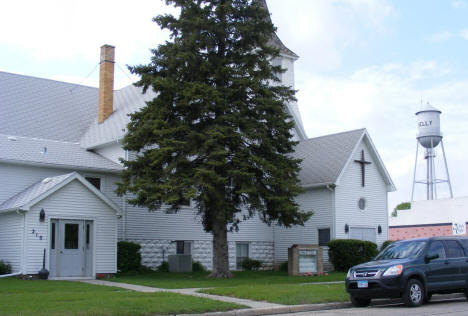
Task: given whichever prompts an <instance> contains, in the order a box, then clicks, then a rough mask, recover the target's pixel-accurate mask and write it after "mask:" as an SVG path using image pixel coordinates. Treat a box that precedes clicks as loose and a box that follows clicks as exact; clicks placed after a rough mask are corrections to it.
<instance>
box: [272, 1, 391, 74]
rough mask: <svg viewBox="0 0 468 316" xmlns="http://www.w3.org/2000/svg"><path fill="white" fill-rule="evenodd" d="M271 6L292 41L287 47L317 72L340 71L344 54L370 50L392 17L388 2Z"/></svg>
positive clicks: (277, 22) (280, 28)
mask: <svg viewBox="0 0 468 316" xmlns="http://www.w3.org/2000/svg"><path fill="white" fill-rule="evenodd" d="M293 3H294V5H292V4H293ZM268 5H269V8H270V11H271V13H272V20H273V23H274V24H275V25H276V26H277V27H278V34H279V36H280V37H281V38H283V39H284V38H287V39H288V41H287V43H285V44H286V46H289V47H294V49H293V50H294V51H295V52H296V53H297V54H298V55H299V56H301V57H302V58H303V59H304V60H307V67H310V68H313V69H315V70H316V71H322V70H325V71H326V70H335V69H337V68H339V67H340V65H341V63H342V54H343V52H344V50H345V49H346V48H347V47H349V46H350V45H354V44H355V45H358V46H366V44H367V43H368V42H369V41H372V40H373V39H374V38H375V37H376V36H378V35H379V34H382V33H383V32H386V31H387V28H386V24H385V21H386V17H388V16H389V15H390V14H391V13H392V7H391V6H390V5H389V4H387V2H386V1H374V0H354V1H344V0H333V1H330V0H314V1H310V0H295V1H294V2H292V1H284V0H270V1H268ZM299 8H300V9H299ZM291 20H294V22H293V23H292V21H291Z"/></svg>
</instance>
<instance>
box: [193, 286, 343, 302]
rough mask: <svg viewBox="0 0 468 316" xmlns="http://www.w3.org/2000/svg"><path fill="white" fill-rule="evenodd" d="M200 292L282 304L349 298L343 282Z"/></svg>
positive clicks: (241, 287) (225, 288)
mask: <svg viewBox="0 0 468 316" xmlns="http://www.w3.org/2000/svg"><path fill="white" fill-rule="evenodd" d="M200 292H203V293H208V294H216V295H224V296H234V297H239V298H247V299H251V300H254V301H267V302H271V303H278V304H284V305H300V304H314V303H328V302H345V301H348V300H349V295H348V294H347V293H346V291H345V285H344V284H302V285H301V284H275V285H241V286H236V287H218V288H213V289H206V290H201V291H200Z"/></svg>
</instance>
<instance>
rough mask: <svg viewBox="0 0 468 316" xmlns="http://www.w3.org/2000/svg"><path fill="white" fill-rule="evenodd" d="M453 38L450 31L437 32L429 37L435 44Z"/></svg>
mask: <svg viewBox="0 0 468 316" xmlns="http://www.w3.org/2000/svg"><path fill="white" fill-rule="evenodd" d="M452 37H453V34H452V33H451V32H448V31H444V32H437V33H434V34H432V35H431V36H429V38H428V40H429V41H430V42H434V43H442V42H446V41H448V40H449V39H451V38H452Z"/></svg>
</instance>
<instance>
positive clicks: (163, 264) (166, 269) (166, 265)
mask: <svg viewBox="0 0 468 316" xmlns="http://www.w3.org/2000/svg"><path fill="white" fill-rule="evenodd" d="M156 271H158V272H169V263H167V261H163V262H161V264H160V265H159V266H158V267H157V268H156Z"/></svg>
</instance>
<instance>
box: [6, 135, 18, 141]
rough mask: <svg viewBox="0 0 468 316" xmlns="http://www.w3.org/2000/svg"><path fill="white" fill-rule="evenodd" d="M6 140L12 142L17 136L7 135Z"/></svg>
mask: <svg viewBox="0 0 468 316" xmlns="http://www.w3.org/2000/svg"><path fill="white" fill-rule="evenodd" d="M8 140H10V141H12V142H14V141H16V140H18V138H16V136H8Z"/></svg>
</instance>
